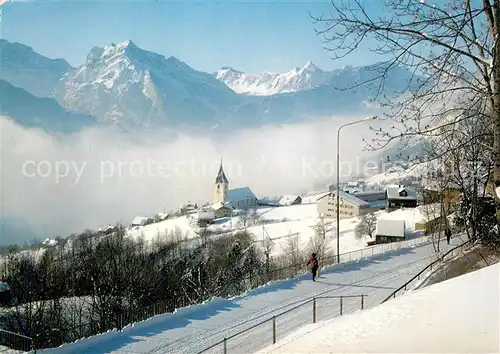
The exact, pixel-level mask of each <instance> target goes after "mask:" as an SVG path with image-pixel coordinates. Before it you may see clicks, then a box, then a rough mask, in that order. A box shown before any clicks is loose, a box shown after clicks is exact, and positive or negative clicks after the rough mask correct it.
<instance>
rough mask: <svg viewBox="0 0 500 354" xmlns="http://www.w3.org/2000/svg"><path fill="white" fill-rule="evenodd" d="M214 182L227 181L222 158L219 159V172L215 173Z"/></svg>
mask: <svg viewBox="0 0 500 354" xmlns="http://www.w3.org/2000/svg"><path fill="white" fill-rule="evenodd" d="M215 183H221V184H222V183H229V181H228V180H227V177H226V174H225V173H224V168H222V158H221V159H220V167H219V173H218V174H217V177H216V178H215Z"/></svg>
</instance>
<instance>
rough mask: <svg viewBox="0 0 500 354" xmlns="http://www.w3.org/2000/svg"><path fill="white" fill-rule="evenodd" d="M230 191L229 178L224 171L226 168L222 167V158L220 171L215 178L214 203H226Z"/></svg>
mask: <svg viewBox="0 0 500 354" xmlns="http://www.w3.org/2000/svg"><path fill="white" fill-rule="evenodd" d="M228 191H229V180H228V179H227V177H226V174H225V173H224V168H223V167H222V158H221V159H220V167H219V173H218V174H217V177H216V178H215V183H214V189H213V193H214V194H213V195H214V204H217V203H224V202H225V201H226V199H227V194H228Z"/></svg>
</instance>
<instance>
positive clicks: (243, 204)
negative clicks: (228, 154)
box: [213, 160, 259, 209]
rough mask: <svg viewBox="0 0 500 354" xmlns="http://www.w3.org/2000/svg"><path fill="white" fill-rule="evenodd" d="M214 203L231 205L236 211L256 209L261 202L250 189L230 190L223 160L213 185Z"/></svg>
mask: <svg viewBox="0 0 500 354" xmlns="http://www.w3.org/2000/svg"><path fill="white" fill-rule="evenodd" d="M213 202H214V204H217V203H224V204H229V205H230V206H231V207H232V208H235V209H248V208H254V207H256V206H257V205H258V204H259V200H258V199H257V197H256V196H255V194H254V193H253V192H252V190H251V189H250V187H240V188H234V189H229V180H228V179H227V177H226V174H225V172H224V168H223V167H222V160H221V163H220V168H219V173H218V174H217V177H216V178H215V182H214V185H213Z"/></svg>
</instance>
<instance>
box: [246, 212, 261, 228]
mask: <svg viewBox="0 0 500 354" xmlns="http://www.w3.org/2000/svg"><path fill="white" fill-rule="evenodd" d="M248 217H249V219H250V220H251V222H252V224H253V225H256V224H257V223H258V222H259V220H260V219H261V215H260V214H259V211H258V210H257V208H252V209H250V211H249V212H248Z"/></svg>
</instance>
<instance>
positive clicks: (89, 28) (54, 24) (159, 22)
mask: <svg viewBox="0 0 500 354" xmlns="http://www.w3.org/2000/svg"><path fill="white" fill-rule="evenodd" d="M366 1H367V2H368V4H372V3H376V1H375V0H366ZM330 6H331V5H330V2H329V1H316V2H314V1H295V2H291V1H272V2H271V1H246V2H242V1H218V2H216V1H213V0H212V1H207V0H205V1H196V2H194V1H187V0H185V1H182V2H180V1H179V2H173V1H168V2H165V0H160V1H155V0H152V1H151V0H148V1H146V0H145V1H134V2H132V1H123V0H122V1H117V0H107V1H90V0H84V1H71V0H66V1H47V0H33V1H27V2H26V1H19V2H13V3H9V4H7V5H6V6H4V9H3V19H2V37H3V38H5V39H7V40H9V41H18V42H21V43H24V44H26V45H29V46H31V47H33V49H34V50H35V51H37V52H39V53H40V54H43V55H45V56H48V57H51V58H56V57H57V58H65V59H66V60H68V61H69V63H70V64H72V65H73V66H78V65H80V64H82V63H83V61H84V60H85V57H86V55H87V54H88V52H89V51H90V49H91V48H92V47H94V46H103V45H105V44H107V43H110V42H114V43H119V42H122V41H125V40H127V39H131V40H132V41H134V42H135V43H136V44H137V45H138V46H139V47H141V48H144V49H147V50H151V51H153V52H157V53H160V54H163V55H165V56H167V57H168V56H171V55H173V56H175V57H177V58H179V59H181V60H182V61H184V62H186V63H187V64H188V65H190V66H192V67H194V68H196V69H198V70H203V71H207V72H213V71H215V70H217V69H218V68H220V67H221V66H232V67H234V68H235V69H238V70H242V71H245V72H262V71H265V70H267V71H286V70H290V69H292V68H294V67H297V66H303V65H304V64H305V63H306V62H307V61H308V60H311V61H313V62H314V63H316V64H317V65H318V66H320V67H321V68H323V69H333V68H337V67H341V66H343V65H353V66H358V65H365V64H370V63H373V62H376V61H378V60H377V58H376V57H373V55H372V54H369V55H367V51H366V50H363V51H360V52H358V53H356V54H355V55H353V56H350V57H349V58H348V59H344V60H341V61H332V60H331V59H330V57H329V55H330V53H328V52H327V51H326V50H325V49H323V44H322V42H321V38H320V37H318V36H316V35H315V33H314V24H313V23H312V21H311V19H310V17H309V11H310V12H311V13H313V14H321V13H322V12H324V11H328V10H329V8H330Z"/></svg>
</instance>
